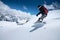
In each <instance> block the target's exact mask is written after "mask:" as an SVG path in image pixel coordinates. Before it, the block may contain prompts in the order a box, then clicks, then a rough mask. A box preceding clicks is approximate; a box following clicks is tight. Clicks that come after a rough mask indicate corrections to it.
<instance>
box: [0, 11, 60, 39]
mask: <svg viewBox="0 0 60 40" xmlns="http://www.w3.org/2000/svg"><path fill="white" fill-rule="evenodd" d="M59 15H60V10H53V11H49V14H48V16H47V18H46V19H44V21H45V22H46V24H45V25H43V26H41V25H36V26H35V27H33V25H34V22H35V21H36V20H37V19H36V18H37V17H36V16H33V17H32V18H31V19H30V21H29V22H28V23H26V24H24V25H17V24H16V23H15V22H5V21H0V40H60V16H59ZM38 26H39V27H38ZM34 28H35V30H34ZM31 30H34V31H32V32H30V31H31Z"/></svg>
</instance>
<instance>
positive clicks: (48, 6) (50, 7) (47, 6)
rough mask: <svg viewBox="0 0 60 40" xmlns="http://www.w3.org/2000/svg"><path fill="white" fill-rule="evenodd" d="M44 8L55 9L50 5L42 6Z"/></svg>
mask: <svg viewBox="0 0 60 40" xmlns="http://www.w3.org/2000/svg"><path fill="white" fill-rule="evenodd" d="M44 6H45V7H46V8H47V9H55V7H54V6H53V5H52V4H51V5H47V4H44Z"/></svg>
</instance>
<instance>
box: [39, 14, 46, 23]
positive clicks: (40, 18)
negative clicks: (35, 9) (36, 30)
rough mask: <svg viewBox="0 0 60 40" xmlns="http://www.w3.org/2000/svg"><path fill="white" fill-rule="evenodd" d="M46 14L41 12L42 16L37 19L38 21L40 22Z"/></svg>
mask: <svg viewBox="0 0 60 40" xmlns="http://www.w3.org/2000/svg"><path fill="white" fill-rule="evenodd" d="M46 16H47V15H46V14H42V16H41V17H40V18H39V19H38V21H40V22H42V21H43V19H44V18H45V17H46Z"/></svg>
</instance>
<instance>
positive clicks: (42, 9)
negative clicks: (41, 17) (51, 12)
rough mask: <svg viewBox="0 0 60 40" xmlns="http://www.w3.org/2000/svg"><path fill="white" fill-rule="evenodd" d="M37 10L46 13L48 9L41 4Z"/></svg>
mask: <svg viewBox="0 0 60 40" xmlns="http://www.w3.org/2000/svg"><path fill="white" fill-rule="evenodd" d="M39 10H40V11H41V12H42V13H45V14H47V13H48V10H47V9H46V8H45V7H44V6H41V7H40V8H39Z"/></svg>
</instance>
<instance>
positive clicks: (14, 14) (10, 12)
mask: <svg viewBox="0 0 60 40" xmlns="http://www.w3.org/2000/svg"><path fill="white" fill-rule="evenodd" d="M31 17H32V16H31V14H30V13H28V12H23V11H21V10H16V9H12V8H10V7H9V6H8V5H6V4H4V3H3V2H1V1H0V21H8V22H16V23H17V22H18V23H20V24H21V23H25V22H26V21H28V20H30V18H31ZM22 21H24V22H22Z"/></svg>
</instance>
